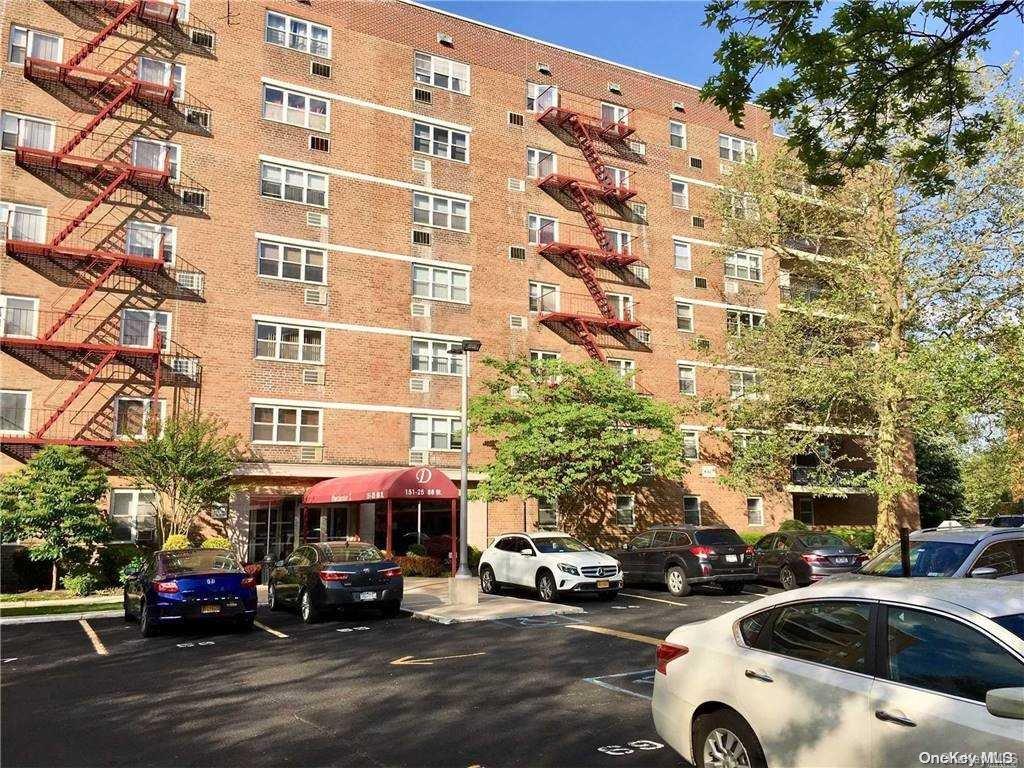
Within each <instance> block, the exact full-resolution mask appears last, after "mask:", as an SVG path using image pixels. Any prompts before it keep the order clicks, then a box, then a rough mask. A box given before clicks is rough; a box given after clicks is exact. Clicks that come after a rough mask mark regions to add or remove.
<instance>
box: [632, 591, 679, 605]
mask: <svg viewBox="0 0 1024 768" xmlns="http://www.w3.org/2000/svg"><path fill="white" fill-rule="evenodd" d="M619 594H620V595H624V596H626V597H635V598H637V599H638V600H650V601H651V602H652V603H664V604H665V605H680V606H682V607H683V608H685V607H686V606H687V605H688V604H687V603H677V602H676V601H675V600H662V599H661V598H660V597H645V596H644V595H634V594H633V593H632V592H620V593H619Z"/></svg>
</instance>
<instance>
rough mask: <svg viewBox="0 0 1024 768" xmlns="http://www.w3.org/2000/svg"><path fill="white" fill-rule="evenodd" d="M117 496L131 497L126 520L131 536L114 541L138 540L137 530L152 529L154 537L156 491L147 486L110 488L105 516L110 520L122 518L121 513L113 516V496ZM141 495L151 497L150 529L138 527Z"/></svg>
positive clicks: (157, 511) (156, 512) (156, 509)
mask: <svg viewBox="0 0 1024 768" xmlns="http://www.w3.org/2000/svg"><path fill="white" fill-rule="evenodd" d="M117 496H130V497H131V502H130V503H129V515H130V517H129V518H128V521H129V522H128V528H129V529H130V530H131V538H130V539H117V540H115V541H118V542H122V543H126V542H128V541H132V542H135V541H138V540H139V532H140V531H148V530H152V531H153V535H154V537H155V536H156V528H157V521H156V515H158V514H159V509H158V505H157V493H156V491H153V490H150V489H148V488H114V489H112V490H111V491H110V503H109V506H108V508H107V517H109V518H110V520H111V522H113V521H115V520H118V519H123V516H121V515H118V516H117V517H115V516H114V498H115V497H117ZM143 496H146V497H151V499H152V500H151V501H150V502H149V503H150V504H151V505H152V507H153V528H152V529H149V528H140V527H139V502H140V500H141V499H142V497H143ZM147 538H148V537H147Z"/></svg>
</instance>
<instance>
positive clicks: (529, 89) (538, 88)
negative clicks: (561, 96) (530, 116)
mask: <svg viewBox="0 0 1024 768" xmlns="http://www.w3.org/2000/svg"><path fill="white" fill-rule="evenodd" d="M557 106H558V86H557V85H544V84H542V83H527V84H526V111H527V112H546V111H547V110H548V109H550V108H551V107H557Z"/></svg>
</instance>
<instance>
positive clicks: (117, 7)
mask: <svg viewBox="0 0 1024 768" xmlns="http://www.w3.org/2000/svg"><path fill="white" fill-rule="evenodd" d="M89 7H90V8H91V9H93V10H95V11H97V12H98V13H100V14H103V15H106V16H109V17H110V18H109V21H107V23H106V24H105V25H104V26H103V28H102V29H101V30H100V31H99V32H97V33H96V34H95V35H94V36H93V37H92V38H91V39H90V40H88V41H87V42H86V43H85V45H83V46H82V48H81V49H80V50H78V51H77V52H76V53H75V54H74V55H72V56H71V57H70V58H68V59H67V60H66V61H64V62H55V61H49V60H46V59H41V58H37V57H27V58H26V59H25V64H24V72H25V77H26V79H28V80H30V81H33V82H36V83H38V84H40V85H43V86H44V87H45V86H47V85H51V86H52V85H58V86H61V87H66V88H68V89H72V90H74V91H75V92H76V93H79V94H81V93H83V92H85V93H87V94H88V95H89V97H90V100H91V102H92V103H93V104H95V105H96V106H97V107H98V109H97V111H96V112H95V114H93V115H92V116H91V118H90V119H88V121H87V122H86V123H85V125H84V126H82V127H80V128H69V129H66V130H65V131H64V132H63V135H60V134H58V135H55V136H54V137H53V141H52V143H51V144H50V146H49V147H39V146H35V145H34V144H33V142H32V141H31V140H29V141H25V137H22V136H20V135H19V140H18V144H17V147H16V150H15V162H16V163H17V164H18V165H19V166H21V167H23V168H26V169H28V170H29V171H30V172H34V173H36V174H37V175H45V174H47V173H52V174H57V175H59V176H60V178H61V179H62V180H67V179H72V180H74V183H75V185H76V186H77V187H79V188H81V189H82V190H83V191H84V192H85V194H86V195H87V200H88V201H87V203H86V204H85V206H84V207H83V208H82V209H81V210H80V211H78V212H77V213H76V214H75V215H74V216H73V217H71V218H70V219H66V220H60V219H49V220H47V219H43V221H42V222H39V221H35V222H33V221H31V216H30V215H28V214H19V213H17V212H14V213H11V214H10V218H9V220H8V221H7V222H5V223H6V229H7V231H6V232H4V235H5V239H6V252H7V254H8V255H9V256H11V257H12V258H15V259H17V260H19V261H22V262H23V263H26V264H30V265H33V266H35V267H37V268H39V271H42V272H43V273H44V274H48V271H47V269H45V268H42V267H43V265H44V264H49V265H54V264H56V265H58V266H59V267H61V268H62V269H63V272H64V273H69V274H72V275H73V280H72V281H71V282H70V284H68V291H65V293H64V294H63V295H62V298H63V297H64V296H68V294H69V292H70V291H71V290H78V289H80V290H81V293H80V294H79V295H78V296H77V297H76V298H75V299H74V301H72V302H71V303H70V305H68V306H67V307H65V308H63V309H60V308H57V307H56V306H54V307H53V308H52V309H50V310H48V311H42V312H33V314H32V317H21V318H18V317H15V316H13V315H11V316H9V317H7V318H5V319H4V320H5V331H4V333H3V335H2V337H0V349H2V350H3V351H4V352H6V353H7V354H9V355H11V356H12V357H15V358H16V359H19V360H21V361H22V362H24V363H26V364H27V365H30V366H32V367H34V368H36V369H37V370H40V371H42V372H43V373H45V374H46V375H48V376H49V377H51V378H56V379H62V380H64V381H65V382H67V383H68V385H69V386H68V388H69V389H70V391H69V392H68V393H67V394H66V395H64V394H63V393H59V394H57V396H56V397H55V398H54V400H55V401H58V400H59V402H56V405H55V407H53V408H52V410H40V411H36V412H33V413H32V415H31V417H30V419H29V428H28V430H27V432H26V433H25V434H24V435H9V436H5V437H4V440H3V443H4V444H3V449H4V451H5V452H6V453H8V454H9V455H11V456H13V457H15V458H18V459H21V460H25V459H26V458H27V457H28V456H31V454H32V453H33V452H34V451H35V450H36V449H37V448H38V447H40V446H42V445H46V444H52V443H57V444H66V445H79V446H82V447H85V448H87V449H91V450H92V451H93V452H94V453H95V454H96V455H97V457H99V458H107V457H109V455H110V454H111V453H112V451H114V450H116V448H117V446H118V445H119V442H118V441H117V440H116V439H114V438H115V437H116V436H115V435H114V434H113V431H110V430H107V433H106V434H105V435H104V434H102V433H97V432H96V431H95V430H93V429H90V428H86V427H81V428H80V426H75V425H72V428H71V429H66V428H65V429H63V430H61V429H59V428H58V424H59V423H60V422H61V421H62V419H63V418H64V417H65V414H67V413H68V409H69V408H71V406H72V404H73V403H74V402H75V401H76V400H77V399H79V397H80V396H82V394H83V393H84V392H85V391H86V390H87V389H88V388H89V386H90V385H91V384H93V383H94V382H101V383H102V382H108V381H109V382H115V381H128V380H130V381H133V382H135V386H136V391H137V388H138V386H139V384H138V379H139V377H140V376H141V378H142V379H143V381H144V382H145V383H144V384H143V387H144V388H145V389H148V400H149V403H150V406H149V416H150V418H156V417H157V416H158V414H159V408H160V388H161V384H162V383H168V382H169V383H172V384H174V385H175V386H178V385H185V386H192V387H198V385H199V375H200V374H199V371H200V368H199V361H198V358H197V357H195V356H194V355H191V354H190V353H188V352H187V351H185V350H183V348H181V347H180V346H179V345H171V344H168V343H167V342H166V340H165V339H164V337H163V333H162V331H161V329H160V327H159V326H158V324H157V323H156V320H155V318H156V314H155V312H148V316H149V317H151V318H152V320H151V322H150V327H148V328H143V330H142V332H141V333H140V329H139V327H138V324H137V323H136V327H135V328H134V329H132V328H129V327H126V326H125V324H126V322H127V321H125V320H122V321H121V322H117V321H116V320H115V321H114V322H113V323H111V320H112V318H109V317H106V318H104V317H89V316H87V315H83V314H79V311H80V310H81V309H82V307H83V306H84V305H85V304H86V302H88V301H89V299H90V298H91V297H93V296H94V294H96V292H97V291H98V290H100V289H113V288H114V286H112V285H111V282H115V281H121V280H134V281H135V282H136V284H142V285H146V286H147V287H149V288H150V289H151V290H152V291H153V293H156V294H160V295H163V296H165V297H167V296H170V297H172V298H191V299H201V297H202V292H203V274H202V272H201V271H199V270H196V269H194V268H191V266H190V265H188V264H187V263H186V262H184V260H182V259H180V258H178V257H177V256H175V257H174V264H173V266H172V265H171V264H169V263H168V262H167V260H166V259H165V255H164V235H163V234H160V232H161V230H160V229H159V228H156V229H154V230H152V232H153V234H152V235H151V237H150V241H149V243H148V245H149V247H147V248H143V249H142V250H141V251H140V249H139V248H138V247H137V245H136V246H135V247H132V246H130V244H129V242H128V237H127V234H126V233H125V232H123V230H122V235H121V239H119V238H118V236H117V235H116V234H115V230H114V228H107V231H104V229H103V228H101V227H99V226H97V225H94V224H87V223H86V222H87V220H88V219H89V217H90V215H92V214H93V213H94V212H95V211H96V210H97V209H98V208H99V207H100V206H101V205H102V204H104V203H108V202H110V203H111V204H113V203H115V196H116V195H117V194H118V193H119V192H120V193H124V194H127V195H129V196H131V195H136V196H138V195H142V196H145V197H147V198H151V199H157V200H159V199H160V198H163V199H165V200H167V199H172V200H175V201H179V202H180V204H181V205H182V206H183V207H184V208H189V207H191V208H193V209H194V208H199V209H203V208H205V205H206V192H205V190H204V189H202V188H200V187H198V185H193V186H190V185H188V184H187V183H182V180H181V176H180V174H176V175H172V173H171V167H170V159H171V158H170V156H169V154H167V153H166V152H165V153H164V156H163V158H162V161H161V162H159V163H158V164H157V165H156V166H153V165H147V164H145V163H140V162H137V161H136V159H135V158H134V157H131V158H111V157H109V156H107V157H103V156H102V154H101V156H100V157H94V156H92V155H91V154H90V153H89V152H88V151H87V148H88V147H89V145H90V141H92V143H93V144H94V145H96V149H97V151H99V152H101V153H102V151H103V146H104V143H105V141H106V139H104V138H103V137H98V136H97V134H96V129H97V128H98V127H99V126H100V125H101V124H102V123H103V122H104V121H106V120H108V119H110V118H112V117H113V116H114V115H115V113H117V111H118V110H119V109H121V108H122V107H125V106H126V105H128V104H129V103H134V104H138V105H141V106H143V107H144V108H149V109H150V110H153V111H155V110H157V109H160V110H165V111H166V110H171V111H176V112H178V113H179V114H181V116H182V117H184V118H185V120H186V121H187V122H188V123H191V124H193V125H198V126H199V127H201V128H203V129H206V130H208V128H209V112H208V110H203V109H202V108H192V107H185V106H184V101H182V102H181V103H177V104H176V102H175V86H174V84H173V83H168V84H162V83H154V82H150V81H147V80H143V79H139V78H138V77H136V74H137V68H133V71H132V74H125V73H124V72H123V71H117V72H103V71H99V70H96V69H90V68H87V67H84V66H83V62H85V61H86V60H87V59H88V58H89V56H90V55H91V54H93V53H94V52H96V51H97V50H98V49H100V47H101V46H102V44H103V43H104V41H105V40H107V39H108V38H109V37H110V36H111V35H113V34H114V33H115V32H116V31H117V30H118V29H120V28H122V27H124V26H125V25H127V24H133V23H139V24H143V25H146V26H149V27H150V28H159V27H167V28H173V29H175V30H176V31H178V32H179V33H180V32H181V27H180V25H179V23H178V21H177V14H178V6H177V5H176V4H174V3H172V2H164V1H163V0H131V1H130V2H123V1H121V0H100V1H99V2H94V3H92V4H91V5H90V6H89ZM203 35H204V36H200V37H199V38H198V39H199V40H200V42H201V44H207V43H208V44H209V46H210V47H211V48H212V43H213V36H212V33H209V32H203ZM192 38H193V39H196V36H195V35H193V36H192ZM131 64H132V62H131V61H128V62H126V65H128V66H131ZM119 69H120V70H123V69H124V67H123V66H122V67H120V68H119ZM204 113H205V114H204ZM97 139H98V140H97ZM36 143H38V142H36ZM58 145H59V146H58ZM53 147H57V148H56V149H54V148H53ZM108 153H109V150H108ZM48 230H52V231H48ZM97 232H99V233H100V235H101V236H99V237H97ZM50 271H52V270H50ZM59 301H60V299H58V302H59ZM140 312H143V313H146V312H147V310H140ZM8 314H9V315H10V314H11V313H10V310H8ZM145 316H146V314H143V317H145ZM112 325H113V326H114V327H113V328H112V327H111V326H112ZM12 326H13V327H14V328H15V329H16V330H17V332H13V333H12V332H11V328H12ZM26 329H31V332H25V331H26ZM71 382H75V384H74V386H73V387H72V386H71ZM133 399H140V398H133Z"/></svg>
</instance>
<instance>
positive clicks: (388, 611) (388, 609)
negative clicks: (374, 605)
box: [381, 600, 402, 619]
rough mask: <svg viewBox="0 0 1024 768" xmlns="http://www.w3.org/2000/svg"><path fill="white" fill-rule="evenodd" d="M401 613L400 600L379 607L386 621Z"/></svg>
mask: <svg viewBox="0 0 1024 768" xmlns="http://www.w3.org/2000/svg"><path fill="white" fill-rule="evenodd" d="M401 612H402V602H401V601H400V600H392V601H391V602H389V603H384V605H382V606H381V613H383V614H384V618H386V619H394V618H396V617H397V616H398V615H399V614H400V613H401Z"/></svg>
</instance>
